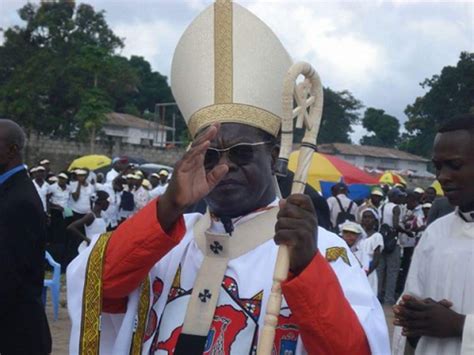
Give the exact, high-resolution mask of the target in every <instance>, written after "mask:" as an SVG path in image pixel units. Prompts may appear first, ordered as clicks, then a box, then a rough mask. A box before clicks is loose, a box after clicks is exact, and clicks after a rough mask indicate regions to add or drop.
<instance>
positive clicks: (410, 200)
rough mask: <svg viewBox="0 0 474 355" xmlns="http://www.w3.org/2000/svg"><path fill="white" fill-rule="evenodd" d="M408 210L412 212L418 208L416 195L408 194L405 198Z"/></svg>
mask: <svg viewBox="0 0 474 355" xmlns="http://www.w3.org/2000/svg"><path fill="white" fill-rule="evenodd" d="M406 203H407V207H408V209H410V210H412V209H414V208H415V207H416V206H418V196H417V195H416V194H409V195H408V196H407V198H406Z"/></svg>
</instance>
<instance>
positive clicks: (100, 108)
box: [76, 88, 112, 135]
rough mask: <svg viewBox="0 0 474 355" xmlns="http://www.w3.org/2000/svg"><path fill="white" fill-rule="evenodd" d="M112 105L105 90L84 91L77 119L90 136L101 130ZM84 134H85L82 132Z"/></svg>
mask: <svg viewBox="0 0 474 355" xmlns="http://www.w3.org/2000/svg"><path fill="white" fill-rule="evenodd" d="M111 110H112V105H111V102H110V99H109V98H108V96H107V93H106V92H105V91H104V90H101V89H97V88H93V89H89V90H86V91H84V93H83V95H82V97H81V102H80V106H79V110H78V111H77V114H76V118H77V121H78V122H79V123H80V126H81V127H82V129H83V130H86V131H87V132H88V134H89V135H90V133H91V132H92V131H95V130H97V129H100V127H101V126H102V124H103V123H104V121H105V119H106V117H105V114H106V113H108V112H110V111H111ZM82 133H84V132H82Z"/></svg>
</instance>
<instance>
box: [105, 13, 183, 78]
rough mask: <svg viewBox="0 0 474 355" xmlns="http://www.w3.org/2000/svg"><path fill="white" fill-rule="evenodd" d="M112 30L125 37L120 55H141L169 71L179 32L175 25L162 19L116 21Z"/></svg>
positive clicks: (156, 65) (163, 70)
mask: <svg viewBox="0 0 474 355" xmlns="http://www.w3.org/2000/svg"><path fill="white" fill-rule="evenodd" d="M112 29H113V31H114V32H115V33H116V34H117V35H118V36H119V37H121V38H124V39H125V41H124V42H125V47H124V49H123V51H122V53H121V54H122V55H124V56H127V57H129V56H131V55H138V56H142V57H144V58H145V59H147V60H148V61H150V62H151V63H153V67H154V69H155V70H156V69H158V68H157V67H159V69H160V71H162V72H164V74H165V75H167V74H168V73H169V71H170V66H171V57H172V55H173V51H174V44H175V43H176V42H177V41H178V38H179V35H180V34H179V33H178V31H177V29H176V28H175V26H173V25H172V24H171V23H168V22H166V21H162V20H156V21H154V22H138V21H137V22H133V23H124V22H121V23H118V24H116V25H113V26H112Z"/></svg>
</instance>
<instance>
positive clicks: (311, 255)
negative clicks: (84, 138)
mask: <svg viewBox="0 0 474 355" xmlns="http://www.w3.org/2000/svg"><path fill="white" fill-rule="evenodd" d="M300 67H301V63H299V64H296V67H295V65H294V64H293V62H292V60H291V57H290V55H289V54H288V52H287V51H286V49H285V48H284V47H283V45H282V44H281V42H280V41H279V40H278V38H277V37H276V35H275V34H274V33H273V32H272V30H271V29H270V28H269V27H268V26H267V25H265V24H264V23H263V22H262V21H261V20H260V19H259V18H258V17H256V16H255V15H254V14H252V13H251V12H250V11H248V10H247V9H245V8H244V7H242V6H240V5H238V4H236V3H232V2H230V1H217V2H216V3H213V4H212V5H210V6H209V7H208V8H206V9H205V10H204V11H203V12H202V13H201V14H200V15H199V16H197V17H196V19H195V20H193V22H192V23H191V24H190V25H189V27H188V28H187V29H186V31H185V33H184V34H183V36H182V38H181V39H180V41H179V42H178V46H177V48H176V51H175V54H174V57H173V63H172V70H171V71H172V73H171V88H172V91H173V97H174V98H175V100H176V102H177V104H178V107H179V109H180V111H181V113H182V115H183V118H184V119H185V121H186V124H187V126H188V129H189V133H190V136H191V137H192V141H193V142H192V144H191V145H190V147H189V149H188V150H187V151H186V153H185V154H184V155H183V156H182V157H181V158H180V159H179V160H178V161H177V163H176V164H175V166H174V168H173V172H172V177H171V178H170V176H169V175H170V174H169V173H170V172H168V171H167V172H161V174H158V175H157V176H153V174H151V175H149V176H147V177H146V178H147V179H145V174H143V173H142V172H140V171H139V169H135V168H133V167H130V165H129V164H128V162H127V161H126V160H125V159H121V158H118V159H115V160H114V161H113V169H112V170H111V171H110V172H109V173H108V174H107V175H106V176H101V175H99V174H96V175H94V173H92V172H90V171H88V170H87V169H77V170H75V171H74V172H61V173H59V174H57V175H55V176H54V175H53V174H52V173H51V172H50V171H49V162H48V161H47V160H44V161H42V162H41V164H40V165H39V166H36V167H34V168H33V169H31V170H30V171H29V173H30V174H31V175H28V172H27V171H26V169H25V165H24V161H23V149H24V147H25V133H24V131H23V130H22V128H21V127H20V126H19V125H18V124H16V123H15V122H13V121H11V120H8V119H0V279H1V280H2V287H1V288H0V336H1V337H0V353H1V354H6V355H10V354H22V355H23V354H24V355H26V354H41V355H45V354H49V353H51V335H50V331H49V328H48V322H47V318H46V315H45V311H44V306H43V302H42V297H41V295H42V291H43V279H44V257H45V252H44V250H45V242H46V241H49V242H50V243H49V244H50V246H51V245H54V244H55V243H52V242H51V241H56V240H55V238H66V239H67V241H68V242H67V253H66V254H67V257H66V258H65V260H66V263H67V262H69V260H70V259H71V258H72V257H73V256H74V255H75V254H77V253H78V255H77V256H76V257H75V258H74V259H73V260H72V261H71V262H70V263H69V265H68V267H67V271H66V284H67V306H68V312H69V313H68V314H69V318H70V321H71V333H70V339H69V353H70V354H73V355H75V354H114V355H128V354H134V355H135V354H157V353H167V354H203V353H204V354H207V353H212V354H255V353H257V348H258V347H260V350H262V348H263V349H264V350H263V351H260V354H272V353H275V354H283V353H284V354H298V355H302V354H360V355H369V354H377V355H379V354H381V355H386V354H387V355H388V354H391V353H392V351H393V353H394V354H396V355H401V354H405V353H406V351H407V352H409V351H408V350H413V349H415V354H418V355H425V354H426V355H443V354H453V355H458V354H461V355H467V354H473V353H474V288H473V285H474V278H473V273H472V270H473V269H474V248H473V245H474V244H473V243H474V184H473V181H474V155H473V154H472V152H473V151H474V115H473V114H472V113H466V114H464V115H459V116H455V117H453V118H451V119H449V120H448V119H447V118H446V121H445V122H443V124H442V125H440V126H439V127H436V130H437V133H436V136H435V138H434V143H433V154H432V161H433V164H434V167H435V169H436V176H437V179H438V181H439V182H440V184H441V186H442V188H443V190H444V192H445V194H446V197H447V200H444V199H442V198H435V193H434V192H433V191H432V190H431V189H429V188H428V189H426V190H425V191H422V190H421V189H420V188H416V189H413V190H411V189H407V188H406V187H405V186H394V187H393V188H388V187H386V186H382V187H375V188H374V189H373V190H372V191H371V195H370V197H369V199H368V200H367V201H363V202H362V203H360V206H358V204H357V203H355V202H354V201H351V200H350V199H349V197H348V194H347V187H346V186H345V185H343V184H337V185H336V186H335V187H334V190H333V195H334V196H332V197H331V198H330V199H329V200H328V201H325V200H324V198H323V197H322V196H320V195H319V194H318V193H317V192H316V193H315V192H314V191H309V192H308V193H293V194H289V192H288V191H289V190H291V189H289V188H288V185H290V186H291V179H290V183H289V184H288V181H283V180H284V179H283V180H282V179H278V178H276V176H275V175H276V172H277V171H279V172H281V170H283V169H282V168H283V167H285V166H286V161H285V159H282V160H277V157H278V156H279V155H280V149H281V150H282V151H284V150H285V149H288V150H291V149H290V146H291V143H292V142H291V141H289V142H285V145H283V143H284V142H283V141H284V139H282V145H280V144H279V136H280V133H281V135H286V134H288V133H290V132H289V131H286V130H285V129H284V127H285V125H284V124H283V123H288V121H285V119H286V118H288V117H287V116H286V115H285V113H284V109H283V105H282V98H283V99H284V101H288V98H290V99H291V98H292V95H293V93H294V91H295V90H294V88H293V87H291V86H288V87H287V85H286V83H287V79H288V75H289V74H292V73H293V72H294V71H295V70H296V69H300ZM295 68H296V69H295ZM304 68H305V69H304V72H313V70H312V68H310V67H309V68H310V69H311V70H308V67H307V66H304ZM310 74H314V73H310ZM313 79H314V77H313ZM292 80H294V79H292ZM315 81H318V80H315ZM282 83H285V85H284V86H285V87H284V88H283V85H282ZM308 84H309V81H308ZM312 85H313V84H312ZM314 85H316V84H314ZM286 89H288V92H284V91H286ZM313 89H316V88H315V87H311V90H310V91H311V92H312V91H313ZM320 89H322V88H320ZM303 91H306V89H304V90H303ZM315 91H317V90H315ZM296 94H297V95H298V97H297V100H296V101H297V102H300V101H303V102H308V103H310V102H311V100H307V101H306V100H304V98H303V100H300V99H301V97H299V95H300V94H299V89H296ZM318 99H321V98H318ZM288 102H291V100H290V101H288ZM314 102H315V103H317V102H318V101H314ZM319 103H321V100H319ZM290 106H291V105H290ZM316 106H317V105H316ZM321 106H322V105H321ZM302 107H303V106H302ZM290 108H291V107H290ZM319 108H321V107H319ZM303 109H304V110H305V109H306V106H305V107H304V108H303ZM313 109H314V112H318V108H317V107H311V109H310V115H311V112H312V111H313ZM291 112H292V111H291V110H289V114H290V116H291ZM319 112H320V111H319ZM303 116H304V117H303ZM301 119H302V121H306V119H307V117H306V115H302V116H301ZM441 119H445V118H440V122H441ZM328 124H329V125H330V124H331V123H330V122H329V123H328ZM308 128H309V127H308ZM313 128H314V126H313ZM316 128H317V127H316ZM311 131H312V132H314V129H311ZM283 137H284V136H283ZM305 137H306V136H305ZM287 143H290V144H287ZM314 143H315V142H309V141H304V143H303V145H306V147H307V148H308V147H313V146H314ZM304 161H305V159H302V163H309V162H310V159H308V160H307V161H306V162H304ZM303 168H304V169H306V168H307V166H306V165H305V166H303ZM304 169H302V170H304ZM298 173H299V171H298V170H297V173H296V174H295V175H296V176H298ZM169 178H170V179H169ZM168 179H169V184H168V186H166V182H167V180H168ZM55 180H57V181H55ZM295 180H296V182H297V183H298V184H301V182H302V181H299V178H298V179H295ZM147 181H148V182H147ZM282 186H283V187H285V188H282ZM279 190H281V192H282V193H281V194H280V191H279ZM285 190H286V191H285ZM305 191H307V190H305ZM158 195H159V197H158V198H155V199H153V200H151V201H149V200H150V198H153V197H154V196H158ZM203 204H204V205H205V208H203ZM430 204H431V206H430ZM450 206H454V207H455V210H454V212H452V213H448V214H447V215H445V216H443V217H439V216H440V215H442V214H443V213H446V212H448V211H449V210H450V209H452V208H453V207H450ZM429 209H430V210H429ZM198 210H199V211H203V210H204V213H201V214H198V213H187V212H188V211H198ZM47 215H50V216H51V218H50V225H49V227H47V223H46V219H47V218H46V217H47ZM430 216H435V217H433V218H437V219H436V220H435V221H434V222H431V221H430ZM430 222H431V223H430ZM66 226H67V227H66ZM107 230H111V231H112V232H111V233H102V232H104V231H107ZM64 231H67V232H68V233H65V232H64ZM420 233H422V234H421V236H420ZM338 234H339V235H340V236H338ZM66 235H67V237H65V236H66ZM341 237H342V238H341ZM279 246H285V248H282V249H279ZM282 250H286V251H287V252H288V253H287V254H286V255H287V256H288V257H287V258H281V257H279V256H278V255H281V251H282ZM79 251H80V252H79ZM68 253H69V254H68ZM285 259H286V260H285ZM410 259H411V265H410ZM278 260H280V261H281V260H283V263H281V262H279V261H278ZM66 263H65V264H66ZM276 264H277V265H276ZM400 266H402V270H401V271H400ZM275 268H276V270H278V272H277V278H278V279H279V280H278V281H281V283H280V284H279V285H277V284H275V283H274V282H273V279H274V276H273V275H274V272H273V271H274V270H275ZM280 272H281V273H282V274H285V275H284V276H283V277H281V278H280V276H278V274H280ZM407 273H408V274H407ZM280 279H281V280H280ZM405 279H406V284H405V286H403V283H405ZM397 283H398V290H397ZM402 288H403V290H402ZM374 291H376V293H377V294H378V296H379V297H380V299H381V300H382V301H383V302H384V303H387V304H394V303H395V301H397V303H396V304H395V305H394V306H393V308H392V310H393V313H394V325H395V329H394V335H393V340H392V349H391V348H390V340H389V331H388V327H387V323H386V319H385V316H384V310H383V308H382V306H381V303H380V302H379V300H378V299H377V295H376V293H375V292H374ZM278 292H281V297H280V296H279V295H276V293H278ZM400 292H401V296H400V297H398V293H400ZM397 298H398V300H397ZM279 306H281V307H279ZM267 309H269V310H270V312H269V313H268V314H266V310H267ZM409 347H411V348H412V349H408V348H409Z"/></svg>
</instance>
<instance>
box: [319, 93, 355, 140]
mask: <svg viewBox="0 0 474 355" xmlns="http://www.w3.org/2000/svg"><path fill="white" fill-rule="evenodd" d="M362 107H363V106H362V103H361V102H360V101H359V100H357V99H356V98H355V97H354V96H352V94H351V93H350V92H349V91H347V90H344V91H340V92H336V91H333V90H331V89H330V88H325V89H324V105H323V117H322V120H321V128H320V131H319V137H318V143H336V142H338V143H351V139H350V137H349V136H350V134H351V133H352V132H353V130H352V127H351V125H353V124H356V123H358V122H359V120H360V117H359V113H358V111H359V110H360V109H361V108H362Z"/></svg>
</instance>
